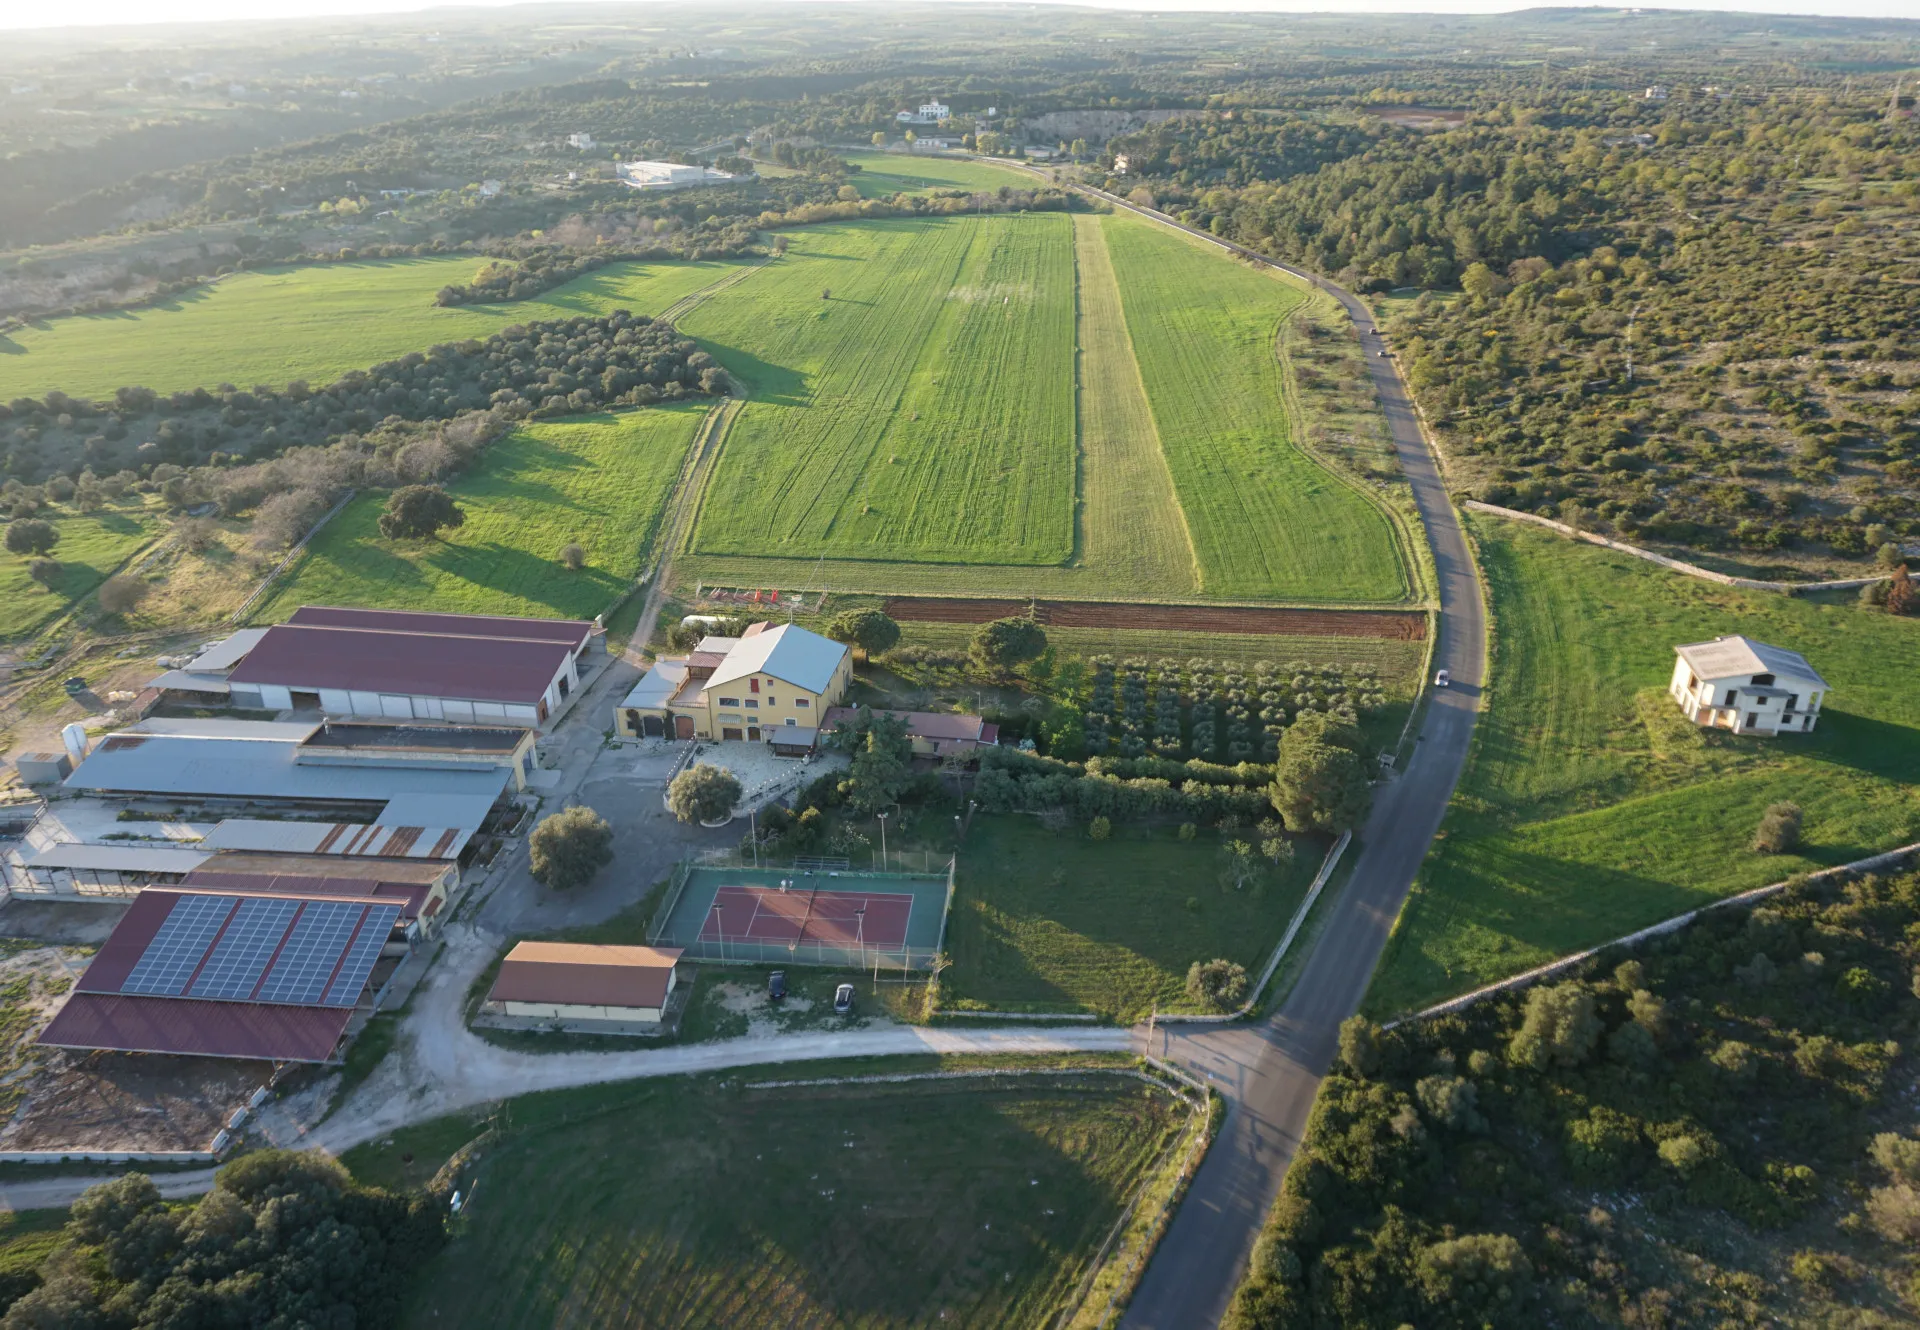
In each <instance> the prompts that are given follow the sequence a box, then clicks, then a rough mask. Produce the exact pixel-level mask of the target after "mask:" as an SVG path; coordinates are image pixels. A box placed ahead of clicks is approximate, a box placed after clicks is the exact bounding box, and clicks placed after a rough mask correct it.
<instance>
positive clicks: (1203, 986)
mask: <svg viewBox="0 0 1920 1330" xmlns="http://www.w3.org/2000/svg"><path fill="white" fill-rule="evenodd" d="M1246 995H1247V967H1246V966H1244V965H1240V964H1238V963H1236V962H1234V961H1230V960H1223V959H1215V960H1210V961H1204V962H1203V961H1195V962H1194V963H1193V965H1192V966H1191V967H1189V969H1188V970H1187V996H1188V997H1190V998H1192V999H1193V1000H1194V1001H1195V1002H1200V1003H1203V1004H1205V1005H1206V1006H1208V1007H1211V1008H1213V1010H1215V1011H1229V1010H1231V1009H1232V1008H1234V1007H1236V1006H1238V1005H1239V1004H1240V1001H1241V999H1243V998H1245V997H1246Z"/></svg>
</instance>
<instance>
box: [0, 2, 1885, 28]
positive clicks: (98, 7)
mask: <svg viewBox="0 0 1920 1330" xmlns="http://www.w3.org/2000/svg"><path fill="white" fill-rule="evenodd" d="M513 2H516V0H468V3H467V4H464V5H462V6H460V7H462V8H468V7H477V6H485V7H488V8H493V7H497V6H498V5H501V4H506V3H513ZM1075 2H1076V3H1079V4H1087V5H1092V6H1097V7H1103V8H1111V9H1146V10H1157V11H1162V12H1165V11H1169V10H1212V11H1220V10H1241V11H1250V10H1251V11H1260V12H1265V13H1326V12H1340V13H1349V14H1351V13H1425V14H1432V13H1444V14H1499V13H1506V12H1509V11H1511V10H1515V9H1525V8H1534V7H1540V6H1556V7H1566V6H1565V5H1563V4H1561V0H1535V4H1534V5H1528V4H1524V3H1515V2H1514V0H1339V2H1338V3H1335V2H1333V0H1075ZM628 3H631V0H628ZM623 7H624V6H623ZM1641 7H1643V8H1662V9H1715V10H1735V11H1742V12H1746V13H1757V14H1818V15H1822V16H1828V17H1857V18H1908V19H1920V0H1692V3H1668V4H1659V3H1657V2H1656V3H1647V0H1642V5H1641ZM441 8H447V6H445V5H440V4H432V3H426V2H425V0H64V2H63V3H60V4H41V3H34V0H0V28H47V27H65V26H68V25H71V24H87V25H99V24H144V23H169V22H201V21H207V20H220V19H245V20H250V21H255V22H257V21H259V20H261V19H272V18H302V17H311V16H314V15H345V14H372V13H380V14H398V13H417V12H422V11H430V10H433V9H441Z"/></svg>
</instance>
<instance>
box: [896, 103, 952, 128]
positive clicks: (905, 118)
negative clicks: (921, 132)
mask: <svg viewBox="0 0 1920 1330" xmlns="http://www.w3.org/2000/svg"><path fill="white" fill-rule="evenodd" d="M952 117H953V108H952V107H951V106H948V105H947V104H946V103H945V102H937V101H929V102H921V103H920V109H919V110H917V111H902V112H900V113H899V114H898V115H896V116H894V120H896V121H897V122H899V123H900V124H903V125H937V124H939V123H940V122H941V121H942V120H949V119H951V118H952Z"/></svg>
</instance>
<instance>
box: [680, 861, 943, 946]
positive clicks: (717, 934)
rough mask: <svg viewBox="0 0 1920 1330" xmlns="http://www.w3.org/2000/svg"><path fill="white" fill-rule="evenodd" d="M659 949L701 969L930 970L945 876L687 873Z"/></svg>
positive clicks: (693, 868) (686, 869)
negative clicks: (741, 965) (723, 965)
mask: <svg viewBox="0 0 1920 1330" xmlns="http://www.w3.org/2000/svg"><path fill="white" fill-rule="evenodd" d="M675 876H676V879H677V880H676V882H675V883H674V886H673V888H672V890H671V891H670V892H669V895H668V900H667V904H666V906H665V908H664V909H663V910H662V911H661V913H660V915H659V916H657V918H656V920H655V927H654V928H653V929H652V930H651V940H652V941H653V942H654V943H655V944H656V945H659V946H670V947H680V948H682V949H683V950H684V951H685V952H686V954H687V955H688V956H689V957H692V958H696V959H701V960H716V961H743V962H753V963H759V962H777V963H783V964H795V965H833V966H859V967H862V968H865V967H868V966H873V965H879V966H884V967H886V968H887V969H922V968H925V967H926V966H928V965H930V964H931V963H932V960H933V956H934V953H935V952H937V951H938V950H939V947H940V943H941V932H942V924H943V922H944V920H945V918H946V910H947V897H948V886H949V884H948V875H947V874H945V873H871V872H868V873H856V872H849V871H844V870H843V871H840V872H807V871H804V870H798V869H791V868H787V869H753V868H714V867H707V866H698V865H686V866H683V871H682V872H681V873H677V874H676V875H675Z"/></svg>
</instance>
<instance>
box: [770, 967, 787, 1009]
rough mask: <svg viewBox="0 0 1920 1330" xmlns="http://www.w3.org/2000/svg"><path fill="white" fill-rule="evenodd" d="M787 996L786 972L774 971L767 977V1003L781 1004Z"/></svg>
mask: <svg viewBox="0 0 1920 1330" xmlns="http://www.w3.org/2000/svg"><path fill="white" fill-rule="evenodd" d="M786 996H787V972H786V971H785V970H775V971H774V972H773V973H772V974H770V975H768V976H767V1001H769V1002H783V1001H785V1000H786Z"/></svg>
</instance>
